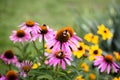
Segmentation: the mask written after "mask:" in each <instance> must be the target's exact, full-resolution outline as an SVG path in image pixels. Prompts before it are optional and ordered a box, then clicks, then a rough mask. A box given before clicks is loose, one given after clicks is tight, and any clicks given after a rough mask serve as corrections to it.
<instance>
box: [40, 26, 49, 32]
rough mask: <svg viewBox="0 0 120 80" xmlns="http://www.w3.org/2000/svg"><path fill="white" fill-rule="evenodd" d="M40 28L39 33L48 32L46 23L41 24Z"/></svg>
mask: <svg viewBox="0 0 120 80" xmlns="http://www.w3.org/2000/svg"><path fill="white" fill-rule="evenodd" d="M40 28H41V34H46V33H47V32H48V29H47V26H46V24H43V25H42V26H41V27H40Z"/></svg>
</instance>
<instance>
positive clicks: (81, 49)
mask: <svg viewBox="0 0 120 80" xmlns="http://www.w3.org/2000/svg"><path fill="white" fill-rule="evenodd" d="M79 44H80V47H78V51H73V55H74V56H76V57H77V58H81V57H82V56H83V54H84V53H85V44H84V43H83V42H80V43H79Z"/></svg>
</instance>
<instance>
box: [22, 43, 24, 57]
mask: <svg viewBox="0 0 120 80" xmlns="http://www.w3.org/2000/svg"><path fill="white" fill-rule="evenodd" d="M21 46H22V57H23V59H24V51H23V49H24V45H23V43H21Z"/></svg>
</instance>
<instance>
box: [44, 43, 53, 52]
mask: <svg viewBox="0 0 120 80" xmlns="http://www.w3.org/2000/svg"><path fill="white" fill-rule="evenodd" d="M44 47H45V52H47V53H51V49H49V48H48V47H47V45H46V44H45V45H44Z"/></svg>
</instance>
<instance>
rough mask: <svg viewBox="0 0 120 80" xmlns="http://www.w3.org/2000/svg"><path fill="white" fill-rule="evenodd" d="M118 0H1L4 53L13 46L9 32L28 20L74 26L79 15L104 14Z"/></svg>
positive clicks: (0, 31)
mask: <svg viewBox="0 0 120 80" xmlns="http://www.w3.org/2000/svg"><path fill="white" fill-rule="evenodd" d="M114 1H116V3H118V4H120V0H0V53H2V52H3V51H5V50H6V49H9V48H10V49H11V48H12V46H13V42H12V41H10V40H9V36H10V35H11V32H12V30H16V29H18V27H17V26H18V25H19V24H21V23H22V22H24V21H26V20H33V21H36V22H38V23H40V24H43V23H45V24H47V25H49V26H50V27H52V28H53V29H55V30H57V29H59V28H60V27H64V26H67V25H71V26H73V27H74V24H75V22H76V20H77V18H78V17H79V18H82V17H86V18H87V17H90V16H92V17H93V18H94V17H96V15H97V16H99V17H100V18H101V19H102V18H104V16H106V15H107V14H108V7H109V6H112V3H113V2H114ZM74 28H75V27H74ZM76 28H77V27H76Z"/></svg>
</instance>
